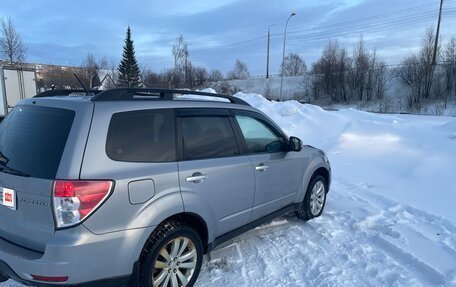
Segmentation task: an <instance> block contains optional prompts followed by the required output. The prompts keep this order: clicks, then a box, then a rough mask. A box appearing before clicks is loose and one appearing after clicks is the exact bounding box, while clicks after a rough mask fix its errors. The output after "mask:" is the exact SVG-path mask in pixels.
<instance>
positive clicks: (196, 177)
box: [185, 172, 207, 183]
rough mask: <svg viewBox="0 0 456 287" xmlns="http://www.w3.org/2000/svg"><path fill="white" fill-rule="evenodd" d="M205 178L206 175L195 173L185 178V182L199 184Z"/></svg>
mask: <svg viewBox="0 0 456 287" xmlns="http://www.w3.org/2000/svg"><path fill="white" fill-rule="evenodd" d="M206 178H207V174H202V173H200V172H195V173H194V174H192V176H189V177H187V178H186V179H185V180H186V181H187V182H194V183H201V182H203V180H205V179H206Z"/></svg>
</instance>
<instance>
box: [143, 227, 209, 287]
mask: <svg viewBox="0 0 456 287" xmlns="http://www.w3.org/2000/svg"><path fill="white" fill-rule="evenodd" d="M202 258H203V246H202V243H201V239H200V237H199V235H198V233H197V232H196V231H195V230H193V229H192V228H190V227H188V226H186V225H182V224H181V223H179V222H167V223H165V224H163V225H161V226H159V227H158V228H157V229H156V230H155V231H154V233H153V234H152V235H151V237H150V238H149V240H148V243H147V244H146V246H145V247H144V250H143V254H142V261H143V262H142V266H141V267H142V270H141V277H142V278H141V283H142V286H145V287H149V286H150V287H152V286H153V287H184V286H185V287H190V286H193V284H194V283H195V281H196V279H197V277H198V274H199V272H200V269H201V263H202Z"/></svg>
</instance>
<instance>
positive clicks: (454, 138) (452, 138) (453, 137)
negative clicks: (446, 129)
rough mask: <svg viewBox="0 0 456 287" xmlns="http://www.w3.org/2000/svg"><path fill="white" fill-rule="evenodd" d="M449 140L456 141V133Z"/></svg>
mask: <svg viewBox="0 0 456 287" xmlns="http://www.w3.org/2000/svg"><path fill="white" fill-rule="evenodd" d="M448 138H449V139H450V140H456V133H454V134H451V135H449V136H448Z"/></svg>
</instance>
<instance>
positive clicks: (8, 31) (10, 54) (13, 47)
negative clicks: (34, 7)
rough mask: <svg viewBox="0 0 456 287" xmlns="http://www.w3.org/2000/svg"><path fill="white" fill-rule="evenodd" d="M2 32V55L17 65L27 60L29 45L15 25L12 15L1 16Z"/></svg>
mask: <svg viewBox="0 0 456 287" xmlns="http://www.w3.org/2000/svg"><path fill="white" fill-rule="evenodd" d="M0 21H1V23H0V24H1V33H0V56H1V57H2V58H4V59H6V60H7V61H8V62H9V64H11V65H15V64H16V63H22V62H24V60H25V54H26V52H27V47H26V46H25V45H24V43H23V42H22V38H21V36H20V35H19V33H18V32H17V31H16V28H15V27H14V23H13V20H11V17H7V18H1V19H0Z"/></svg>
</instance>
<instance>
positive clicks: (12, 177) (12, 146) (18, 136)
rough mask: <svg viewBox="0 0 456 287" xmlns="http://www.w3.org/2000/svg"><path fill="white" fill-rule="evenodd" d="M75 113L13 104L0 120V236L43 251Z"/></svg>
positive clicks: (51, 229)
mask: <svg viewBox="0 0 456 287" xmlns="http://www.w3.org/2000/svg"><path fill="white" fill-rule="evenodd" d="M74 117H75V112H74V111H72V110H68V109H61V108H51V107H39V106H17V107H16V108H14V109H13V111H12V112H11V113H10V114H9V115H8V117H6V118H5V120H3V122H2V123H1V124H0V238H3V239H6V240H8V241H11V242H14V243H15V244H17V245H20V246H24V247H26V248H29V249H33V250H36V251H41V252H42V251H44V248H45V244H46V242H47V241H48V240H49V239H50V238H51V237H52V235H53V234H54V229H55V228H54V219H53V214H52V206H51V191H52V184H53V180H54V179H55V176H56V174H57V170H58V168H59V164H60V160H61V158H62V154H63V151H64V148H65V145H66V142H67V139H68V135H69V133H70V130H71V127H72V124H73V120H74Z"/></svg>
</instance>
